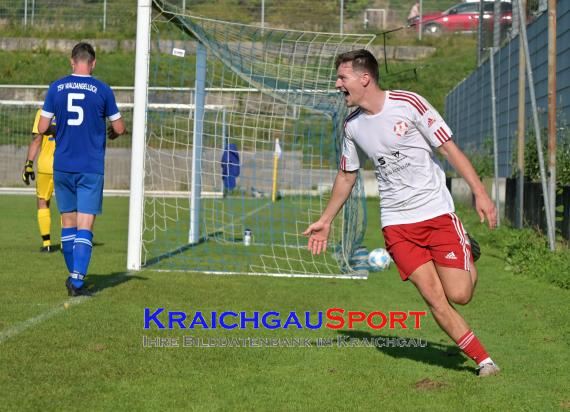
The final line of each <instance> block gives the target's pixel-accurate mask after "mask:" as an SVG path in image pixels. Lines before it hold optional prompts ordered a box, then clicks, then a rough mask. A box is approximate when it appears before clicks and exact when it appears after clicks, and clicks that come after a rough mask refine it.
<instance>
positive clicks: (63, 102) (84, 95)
mask: <svg viewBox="0 0 570 412" xmlns="http://www.w3.org/2000/svg"><path fill="white" fill-rule="evenodd" d="M42 116H43V117H53V116H55V117H56V118H57V129H56V130H57V131H56V134H55V142H56V145H55V154H54V161H53V169H54V170H58V171H61V172H68V173H98V174H104V170H105V146H106V123H105V119H109V120H110V121H114V120H117V119H119V118H120V117H121V113H119V109H118V108H117V103H116V102H115V96H114V94H113V91H112V90H111V88H110V87H109V86H108V85H106V84H105V83H103V82H102V81H99V80H97V79H95V78H93V77H91V76H81V75H75V74H72V75H70V76H66V77H63V78H61V79H59V80H57V81H56V82H54V83H52V84H51V85H50V87H49V90H48V92H47V95H46V100H45V102H44V107H43V109H42Z"/></svg>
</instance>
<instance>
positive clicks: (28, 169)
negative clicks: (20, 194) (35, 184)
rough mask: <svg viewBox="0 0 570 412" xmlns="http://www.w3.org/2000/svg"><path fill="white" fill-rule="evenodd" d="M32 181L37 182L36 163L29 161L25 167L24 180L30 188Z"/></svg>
mask: <svg viewBox="0 0 570 412" xmlns="http://www.w3.org/2000/svg"><path fill="white" fill-rule="evenodd" d="M30 179H32V180H35V179H36V174H35V173H34V162H33V161H32V160H27V161H26V164H25V165H24V171H23V172H22V180H23V181H24V183H25V184H27V185H28V186H29V185H30Z"/></svg>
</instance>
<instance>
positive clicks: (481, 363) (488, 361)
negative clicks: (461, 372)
mask: <svg viewBox="0 0 570 412" xmlns="http://www.w3.org/2000/svg"><path fill="white" fill-rule="evenodd" d="M486 363H492V364H495V362H493V359H491V358H485V359H483V360H482V361H481V362H479V367H482V366H483V365H485V364H486Z"/></svg>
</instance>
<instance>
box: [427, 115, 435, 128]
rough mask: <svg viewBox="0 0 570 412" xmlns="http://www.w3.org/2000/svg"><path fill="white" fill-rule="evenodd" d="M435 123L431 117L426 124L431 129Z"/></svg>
mask: <svg viewBox="0 0 570 412" xmlns="http://www.w3.org/2000/svg"><path fill="white" fill-rule="evenodd" d="M434 123H435V119H434V118H433V117H428V120H427V124H428V127H431V126H432V125H433V124H434Z"/></svg>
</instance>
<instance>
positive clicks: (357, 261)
mask: <svg viewBox="0 0 570 412" xmlns="http://www.w3.org/2000/svg"><path fill="white" fill-rule="evenodd" d="M368 255H369V253H368V249H366V248H365V247H364V246H360V247H358V248H356V249H355V250H354V252H352V256H351V257H350V263H351V266H352V269H353V270H355V271H361V270H368V269H369V267H368Z"/></svg>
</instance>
